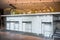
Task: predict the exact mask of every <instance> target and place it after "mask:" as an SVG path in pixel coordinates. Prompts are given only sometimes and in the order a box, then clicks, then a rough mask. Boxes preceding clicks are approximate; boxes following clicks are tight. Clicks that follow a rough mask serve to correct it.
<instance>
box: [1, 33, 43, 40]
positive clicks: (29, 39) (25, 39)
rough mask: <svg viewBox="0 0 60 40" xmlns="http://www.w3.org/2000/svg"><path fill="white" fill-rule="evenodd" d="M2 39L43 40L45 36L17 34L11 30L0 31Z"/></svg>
mask: <svg viewBox="0 0 60 40" xmlns="http://www.w3.org/2000/svg"><path fill="white" fill-rule="evenodd" d="M0 40H43V38H40V37H34V36H27V35H21V34H15V33H11V32H0Z"/></svg>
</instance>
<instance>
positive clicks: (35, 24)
mask: <svg viewBox="0 0 60 40" xmlns="http://www.w3.org/2000/svg"><path fill="white" fill-rule="evenodd" d="M52 18H53V16H52V15H42V16H21V17H6V21H18V22H19V24H18V25H17V24H16V26H14V25H13V24H12V25H13V26H14V27H19V28H18V30H16V29H14V28H13V26H12V25H10V27H11V29H9V28H8V27H9V25H7V26H6V27H7V28H8V30H12V28H13V30H16V31H24V30H25V29H24V28H23V24H22V22H23V21H31V22H32V33H37V34H44V35H45V36H47V37H48V36H49V35H50V34H51V35H52V31H53V25H52V24H44V25H42V22H51V23H52V22H53V19H52ZM45 25H46V26H45ZM45 27H46V28H45ZM44 29H47V30H49V31H47V30H46V31H44ZM24 32H25V31H24ZM44 32H45V33H44Z"/></svg>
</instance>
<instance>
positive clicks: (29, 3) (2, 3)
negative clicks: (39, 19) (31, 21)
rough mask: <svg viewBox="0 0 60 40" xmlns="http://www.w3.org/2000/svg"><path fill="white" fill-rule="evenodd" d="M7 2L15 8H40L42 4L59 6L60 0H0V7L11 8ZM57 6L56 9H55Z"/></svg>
mask: <svg viewBox="0 0 60 40" xmlns="http://www.w3.org/2000/svg"><path fill="white" fill-rule="evenodd" d="M9 4H13V5H14V6H15V7H16V8H17V9H21V10H23V9H24V10H26V9H41V8H42V7H44V6H47V7H49V6H51V7H53V8H56V10H58V9H59V7H60V0H0V8H9V7H10V8H11V6H9ZM57 8H58V9H57Z"/></svg>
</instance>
